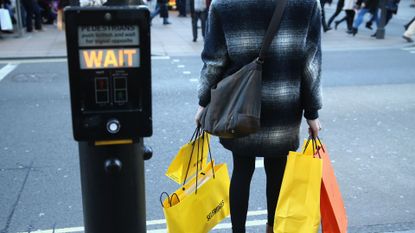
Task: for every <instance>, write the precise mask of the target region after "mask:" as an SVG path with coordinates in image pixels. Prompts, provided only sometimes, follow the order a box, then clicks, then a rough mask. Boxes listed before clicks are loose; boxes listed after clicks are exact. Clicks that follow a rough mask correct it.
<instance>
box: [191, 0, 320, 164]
mask: <svg viewBox="0 0 415 233" xmlns="http://www.w3.org/2000/svg"><path fill="white" fill-rule="evenodd" d="M287 1H288V2H287V6H286V8H285V11H284V14H283V16H282V19H281V26H280V29H279V31H278V32H277V35H276V36H275V38H274V40H273V42H272V44H271V48H270V51H268V54H267V57H266V58H265V63H264V65H263V77H262V79H263V80H262V105H261V107H262V109H261V129H260V131H259V132H257V133H255V134H252V135H249V136H246V137H242V138H238V139H221V143H222V145H224V147H225V148H227V149H230V150H232V151H233V152H236V153H238V154H246V155H249V156H263V157H272V156H281V155H287V154H288V151H290V150H296V149H297V148H298V145H299V129H300V123H301V119H302V115H303V112H304V116H305V118H307V119H316V118H318V110H319V109H320V108H321V107H322V100H321V98H322V96H321V95H322V94H321V83H320V73H321V46H320V37H321V33H320V30H321V29H320V28H321V16H320V8H319V6H318V2H317V1H316V0H287ZM278 2H279V0H261V1H258V0H238V1H235V0H213V1H212V4H211V6H210V10H209V17H208V23H207V24H208V25H207V31H206V37H205V45H204V49H203V52H202V60H203V62H204V66H203V68H202V71H201V77H200V82H199V89H198V96H199V104H200V105H201V106H206V105H207V104H208V103H209V101H210V89H211V87H213V86H214V85H215V84H217V83H218V82H219V81H220V80H221V79H223V78H224V77H226V76H227V75H229V74H232V73H234V72H236V71H237V70H239V69H240V68H241V67H242V66H244V65H245V64H248V63H249V62H251V61H253V60H254V59H255V58H256V57H257V56H258V54H259V50H260V47H261V43H262V39H263V37H264V35H265V32H266V30H267V27H268V24H269V22H270V20H271V17H272V14H273V13H274V9H275V6H276V4H278ZM224 101H225V100H224ZM304 136H306V135H304Z"/></svg>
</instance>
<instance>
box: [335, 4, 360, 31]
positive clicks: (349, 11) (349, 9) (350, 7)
mask: <svg viewBox="0 0 415 233" xmlns="http://www.w3.org/2000/svg"><path fill="white" fill-rule="evenodd" d="M344 3H345V4H344V7H343V10H344V12H345V14H346V16H344V17H343V18H342V19H340V20H337V21H334V29H336V30H337V27H338V26H339V24H340V23H342V22H343V21H346V23H347V33H352V31H353V21H354V16H355V12H356V0H345V2H344Z"/></svg>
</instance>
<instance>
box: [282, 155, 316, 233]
mask: <svg viewBox="0 0 415 233" xmlns="http://www.w3.org/2000/svg"><path fill="white" fill-rule="evenodd" d="M321 175H322V160H321V159H320V158H318V157H314V156H307V155H304V154H303V153H299V152H291V151H290V152H289V155H288V159H287V164H286V166H285V172H284V177H283V181H282V184H281V190H280V194H279V197H278V203H277V208H276V212H275V220H274V232H275V233H316V232H317V231H318V228H319V226H320V188H321Z"/></svg>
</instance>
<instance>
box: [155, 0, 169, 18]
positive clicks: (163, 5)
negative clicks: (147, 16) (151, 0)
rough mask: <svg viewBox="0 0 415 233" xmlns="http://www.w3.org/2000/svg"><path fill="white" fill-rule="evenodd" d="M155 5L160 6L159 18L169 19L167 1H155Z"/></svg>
mask: <svg viewBox="0 0 415 233" xmlns="http://www.w3.org/2000/svg"><path fill="white" fill-rule="evenodd" d="M157 4H159V6H160V18H168V17H169V11H168V10H169V9H168V6H167V4H168V1H167V0H157Z"/></svg>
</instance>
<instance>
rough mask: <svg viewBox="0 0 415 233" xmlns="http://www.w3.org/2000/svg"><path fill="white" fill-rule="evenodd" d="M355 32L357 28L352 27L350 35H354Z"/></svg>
mask: <svg viewBox="0 0 415 233" xmlns="http://www.w3.org/2000/svg"><path fill="white" fill-rule="evenodd" d="M356 34H357V28H352V35H353V36H355V35H356Z"/></svg>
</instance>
